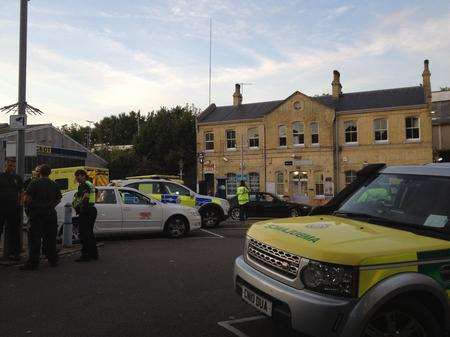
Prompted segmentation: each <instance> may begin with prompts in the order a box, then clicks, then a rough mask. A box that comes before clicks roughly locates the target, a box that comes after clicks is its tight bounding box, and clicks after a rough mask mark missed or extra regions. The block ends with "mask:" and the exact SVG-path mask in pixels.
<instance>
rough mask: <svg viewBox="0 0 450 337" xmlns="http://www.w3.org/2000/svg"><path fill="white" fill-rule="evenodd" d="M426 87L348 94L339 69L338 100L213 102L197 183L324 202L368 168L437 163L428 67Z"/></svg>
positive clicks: (204, 123)
mask: <svg viewBox="0 0 450 337" xmlns="http://www.w3.org/2000/svg"><path fill="white" fill-rule="evenodd" d="M422 76H423V85H421V86H416V87H407V88H395V89H387V90H375V91H365V92H354V93H343V92H342V85H341V81H340V74H339V72H338V71H334V72H333V82H332V94H331V95H322V96H314V97H311V96H307V95H305V94H303V93H301V92H299V91H296V92H294V93H293V94H292V95H290V96H289V97H287V98H286V99H283V100H278V101H270V102H259V103H250V104H242V95H241V93H240V86H239V85H238V84H236V87H235V92H234V94H233V105H230V106H220V107H217V106H215V104H211V105H210V106H209V107H208V108H207V109H206V110H205V111H203V112H202V113H201V114H200V115H199V116H198V119H197V151H198V152H199V153H200V157H201V158H203V160H202V163H199V166H198V170H197V172H198V180H199V181H200V180H205V181H206V182H207V184H208V186H209V188H208V190H209V191H217V189H218V186H220V185H224V186H225V190H226V193H227V196H230V195H233V194H234V193H235V191H236V186H237V184H238V183H239V181H240V180H245V181H246V182H247V185H249V186H250V187H251V188H252V189H253V190H258V191H267V192H272V193H276V194H278V195H284V196H289V198H290V199H291V200H295V201H302V202H310V203H313V204H314V203H322V202H323V201H324V200H326V199H328V198H330V197H331V196H333V195H334V193H335V191H336V190H340V189H342V188H343V187H344V186H345V185H346V184H348V183H350V182H351V181H352V180H353V179H355V175H356V171H357V170H359V169H361V168H362V167H363V166H364V165H367V164H369V163H380V162H383V163H386V164H387V165H398V164H423V163H428V162H431V161H432V160H433V149H432V129H431V114H430V111H431V110H430V104H431V85H430V76H431V74H430V72H429V69H428V61H425V63H424V70H423V74H422Z"/></svg>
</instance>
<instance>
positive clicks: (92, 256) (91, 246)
mask: <svg viewBox="0 0 450 337" xmlns="http://www.w3.org/2000/svg"><path fill="white" fill-rule="evenodd" d="M75 179H76V181H77V182H78V191H77V193H75V196H74V199H73V203H72V205H73V208H74V209H75V211H76V213H77V215H78V231H79V233H80V241H81V257H80V258H78V259H77V260H75V261H76V262H88V261H91V260H98V250H97V242H96V240H95V236H94V224H95V219H96V218H97V209H96V208H95V187H94V185H93V184H92V183H91V182H90V181H89V180H88V175H87V173H86V171H85V170H77V171H76V172H75Z"/></svg>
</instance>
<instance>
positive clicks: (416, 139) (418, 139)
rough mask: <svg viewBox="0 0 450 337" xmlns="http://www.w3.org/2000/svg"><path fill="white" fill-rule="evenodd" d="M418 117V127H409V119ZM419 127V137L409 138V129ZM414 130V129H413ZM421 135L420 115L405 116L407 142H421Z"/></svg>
mask: <svg viewBox="0 0 450 337" xmlns="http://www.w3.org/2000/svg"><path fill="white" fill-rule="evenodd" d="M412 118H414V119H417V122H418V123H417V127H409V128H408V126H407V122H406V121H407V120H408V119H412ZM415 129H417V131H418V134H419V136H418V137H417V138H408V130H415ZM413 132H414V131H413ZM420 136H421V132H420V117H419V116H408V117H405V140H406V141H407V142H420Z"/></svg>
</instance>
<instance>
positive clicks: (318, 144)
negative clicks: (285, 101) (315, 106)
mask: <svg viewBox="0 0 450 337" xmlns="http://www.w3.org/2000/svg"><path fill="white" fill-rule="evenodd" d="M313 125H316V126H317V133H313V130H312V126H313ZM309 132H310V134H311V139H310V140H311V146H320V136H319V132H320V131H319V122H310V123H309ZM315 135H317V142H316V143H315V142H313V137H314V136H315Z"/></svg>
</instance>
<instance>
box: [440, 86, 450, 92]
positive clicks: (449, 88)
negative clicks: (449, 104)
mask: <svg viewBox="0 0 450 337" xmlns="http://www.w3.org/2000/svg"><path fill="white" fill-rule="evenodd" d="M440 89H441V91H450V87H447V86H445V87H440Z"/></svg>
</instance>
